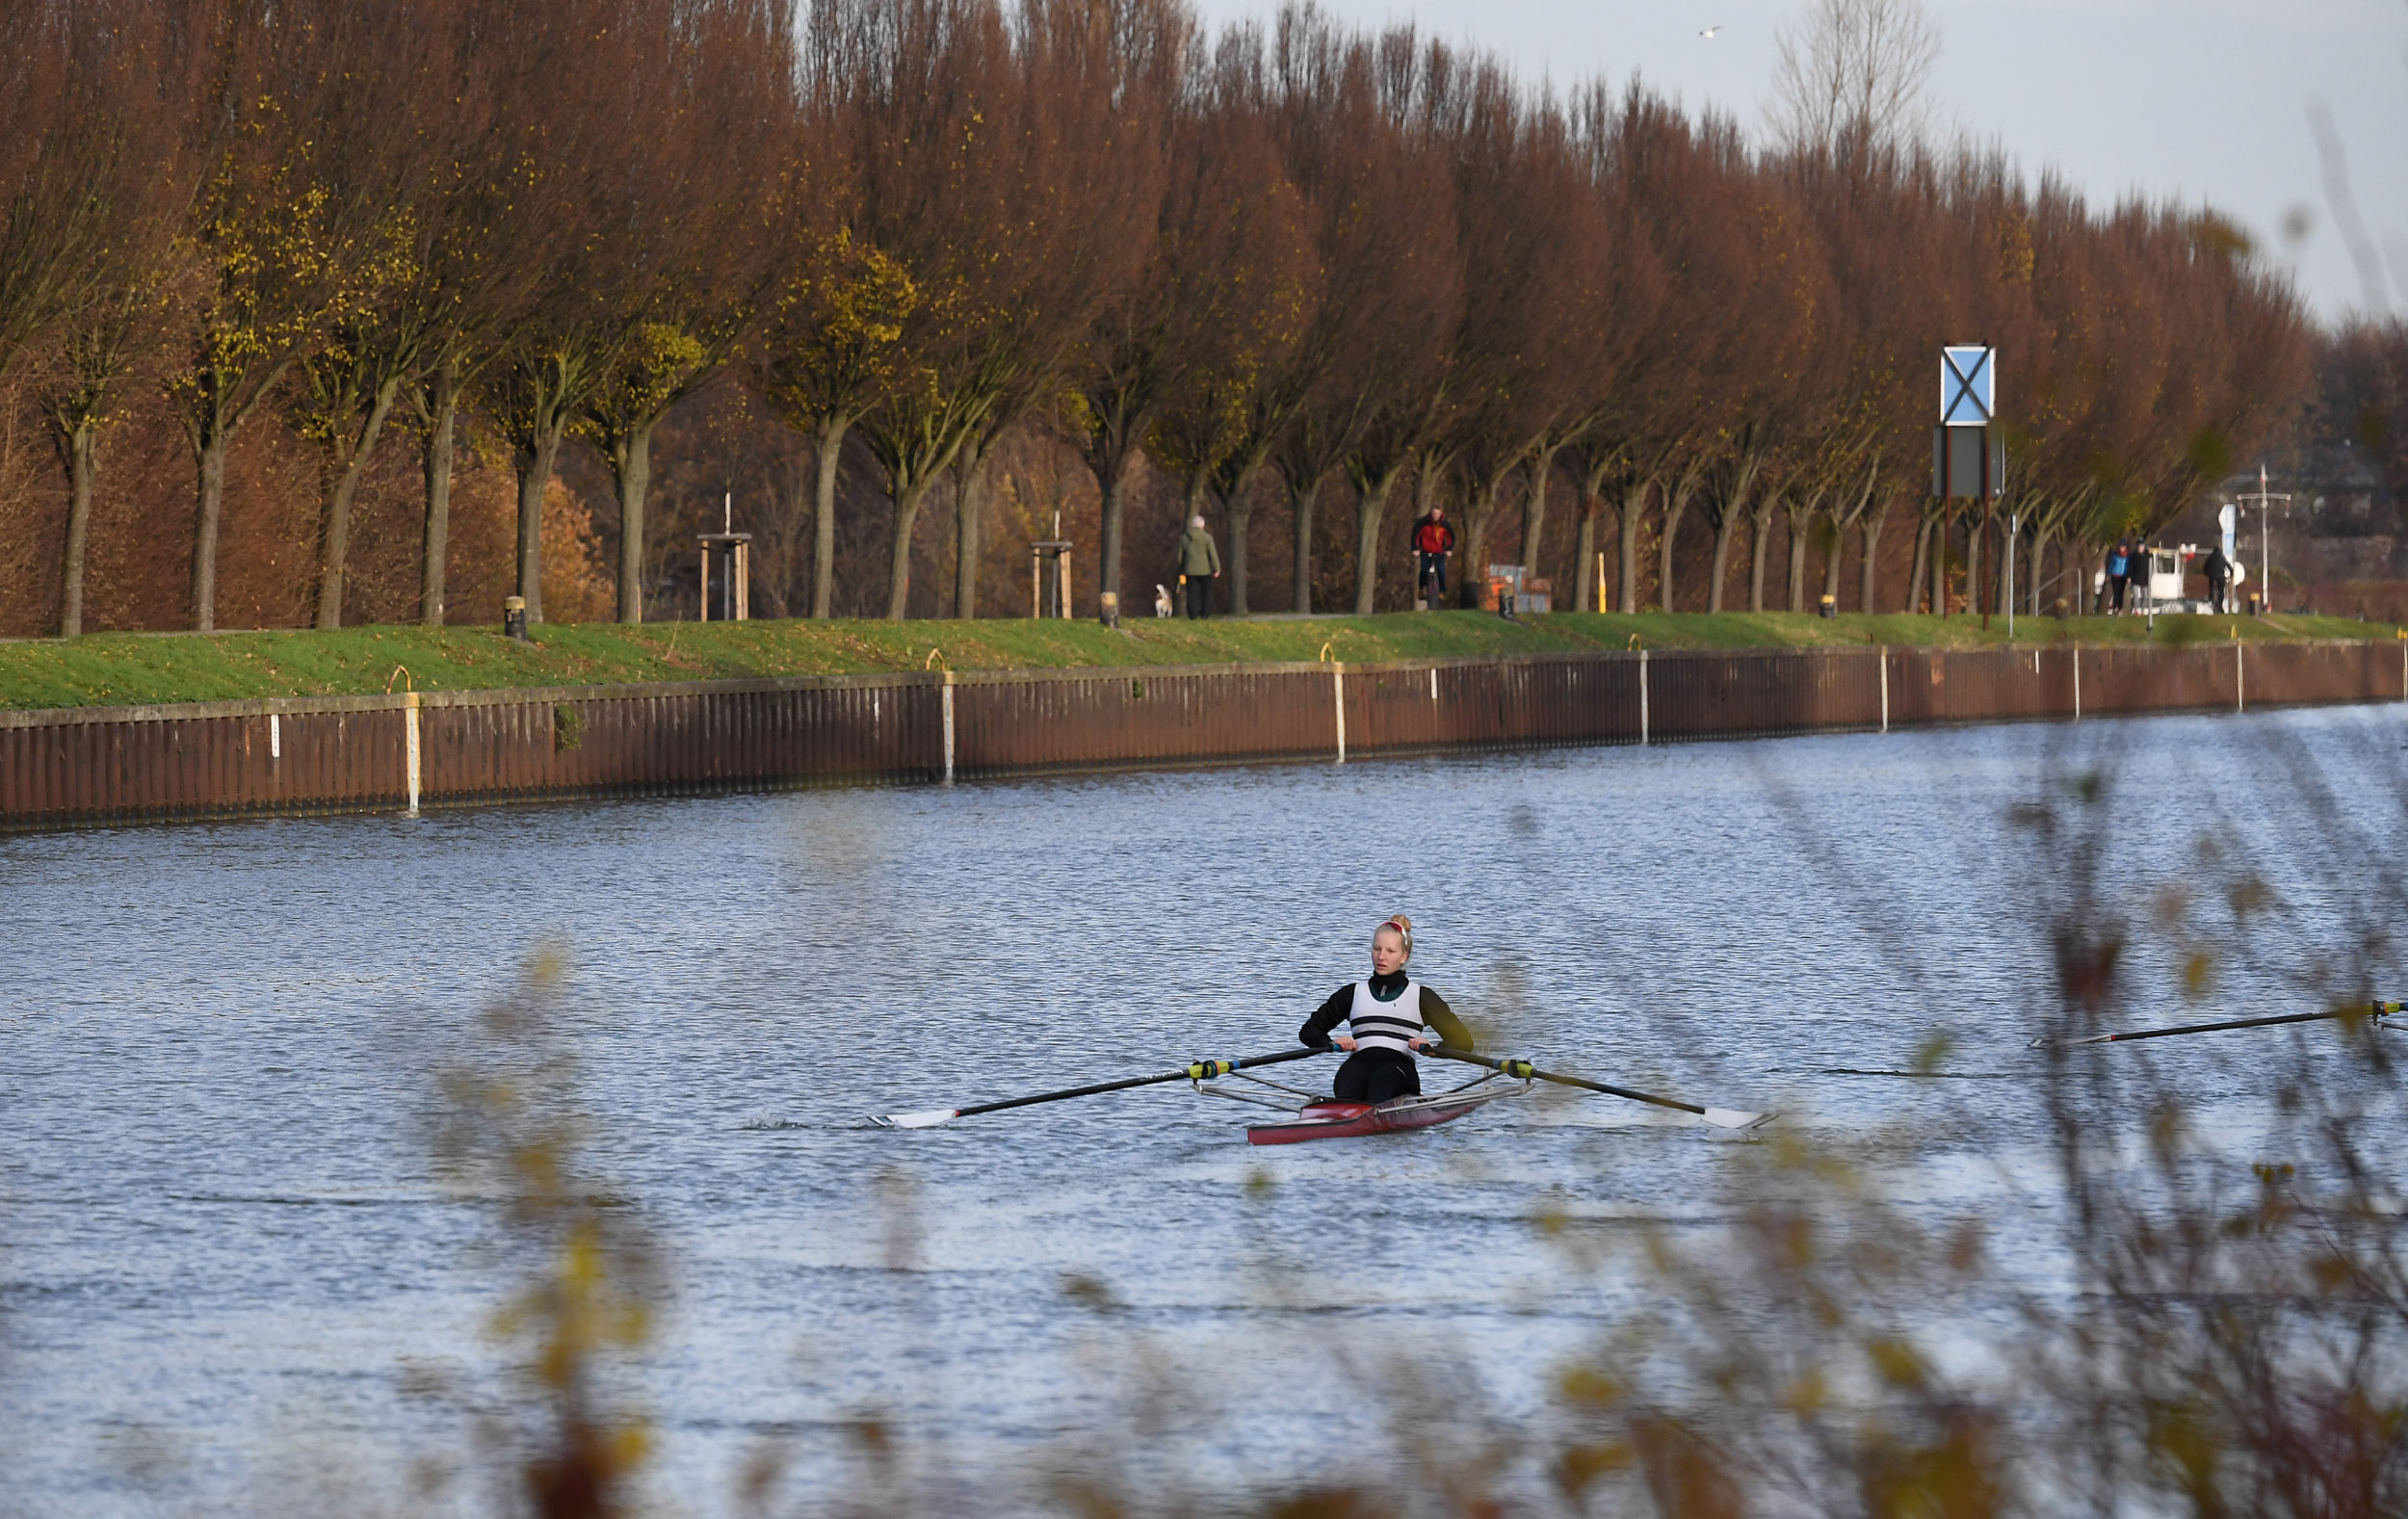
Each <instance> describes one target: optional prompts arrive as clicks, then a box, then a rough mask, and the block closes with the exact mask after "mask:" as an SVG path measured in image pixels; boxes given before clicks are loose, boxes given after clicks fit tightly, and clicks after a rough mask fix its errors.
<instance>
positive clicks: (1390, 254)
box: [1269, 7, 1462, 612]
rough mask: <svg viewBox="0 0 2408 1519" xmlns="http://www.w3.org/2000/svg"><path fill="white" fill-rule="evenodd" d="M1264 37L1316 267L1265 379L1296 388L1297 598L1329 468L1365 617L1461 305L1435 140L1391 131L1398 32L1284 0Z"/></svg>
mask: <svg viewBox="0 0 2408 1519" xmlns="http://www.w3.org/2000/svg"><path fill="white" fill-rule="evenodd" d="M1270 45H1271V63H1270V67H1269V74H1270V78H1271V81H1272V91H1273V94H1272V121H1273V129H1274V131H1275V133H1276V134H1277V137H1278V141H1279V145H1280V150H1281V155H1282V157H1283V159H1284V161H1285V162H1286V165H1287V170H1288V175H1289V178H1290V179H1291V180H1292V181H1293V182H1294V183H1295V184H1296V187H1297V188H1298V190H1299V191H1300V192H1301V193H1302V194H1303V196H1305V199H1306V203H1307V204H1308V205H1309V206H1310V207H1311V208H1312V211H1313V218H1312V221H1313V227H1314V241H1315V249H1316V260H1317V262H1318V263H1319V264H1320V266H1321V271H1322V298H1321V301H1320V302H1319V304H1318V307H1317V309H1316V311H1315V313H1314V320H1313V322H1312V324H1311V326H1310V327H1308V328H1307V330H1306V334H1305V336H1304V338H1303V340H1302V341H1301V342H1299V343H1298V344H1297V346H1296V350H1295V356H1294V358H1293V359H1292V360H1291V362H1290V365H1289V366H1288V367H1289V370H1290V371H1291V373H1290V374H1289V375H1287V376H1283V377H1282V380H1281V383H1283V384H1287V385H1291V386H1293V387H1294V390H1295V391H1296V393H1297V394H1299V395H1301V396H1303V397H1304V398H1305V399H1304V400H1303V401H1302V402H1301V403H1300V404H1299V405H1298V406H1297V407H1296V418H1295V421H1294V422H1293V423H1292V424H1291V426H1290V428H1289V429H1288V431H1287V432H1285V433H1284V434H1283V435H1282V438H1281V441H1280V443H1279V445H1278V447H1277V448H1276V450H1275V451H1274V453H1273V455H1272V458H1273V462H1274V464H1275V465H1276V467H1277V468H1278V470H1279V473H1280V475H1281V476H1282V478H1283V479H1284V480H1285V481H1286V483H1287V486H1288V490H1289V496H1290V499H1291V501H1292V502H1293V503H1294V505H1295V509H1296V511H1295V514H1296V602H1297V609H1298V610H1299V611H1310V610H1311V599H1312V536H1313V514H1314V507H1315V505H1316V503H1317V499H1318V496H1319V493H1320V490H1321V488H1322V484H1323V482H1325V481H1326V480H1327V478H1328V476H1329V475H1330V473H1331V472H1332V471H1333V470H1335V469H1337V468H1339V467H1342V466H1343V467H1344V468H1345V469H1346V470H1347V472H1348V475H1349V476H1350V477H1352V479H1353V481H1354V484H1355V488H1356V506H1355V534H1354V537H1355V552H1354V581H1355V594H1354V602H1355V605H1356V607H1357V609H1358V610H1361V611H1365V612H1368V611H1369V610H1370V609H1371V604H1372V598H1373V595H1374V589H1375V588H1376V585H1377V577H1378V569H1379V564H1378V548H1377V545H1378V536H1379V527H1380V522H1381V519H1382V517H1383V515H1384V513H1385V511H1386V507H1387V500H1388V492H1389V491H1390V489H1392V488H1393V487H1394V485H1395V484H1396V482H1397V480H1398V479H1399V478H1400V476H1401V475H1402V474H1403V473H1404V472H1405V470H1406V469H1408V468H1410V467H1412V466H1413V465H1414V464H1415V463H1416V462H1417V460H1418V459H1419V458H1420V455H1421V451H1422V448H1423V446H1424V444H1425V443H1426V442H1427V441H1428V440H1429V438H1430V437H1431V436H1432V435H1433V434H1434V432H1435V431H1436V424H1437V423H1438V421H1439V420H1440V418H1441V417H1442V416H1443V414H1444V408H1445V406H1447V404H1448V400H1449V397H1448V392H1447V386H1446V375H1445V363H1446V358H1447V344H1448V341H1449V339H1450V338H1451V336H1452V335H1453V331H1454V327H1455V322H1456V313H1457V310H1458V309H1459V307H1460V304H1461V300H1462V296H1461V288H1462V287H1461V276H1460V268H1459V262H1458V259H1457V257H1456V253H1455V240H1454V228H1453V203H1452V201H1453V194H1452V192H1453V186H1452V182H1451V179H1450V176H1449V175H1448V172H1447V167H1446V163H1445V161H1444V159H1443V158H1442V157H1441V156H1440V155H1439V154H1438V152H1437V150H1436V149H1435V147H1434V146H1432V145H1430V144H1427V143H1426V142H1425V143H1422V144H1416V143H1414V142H1413V141H1411V140H1410V139H1409V138H1408V136H1407V134H1406V132H1405V130H1404V125H1405V122H1406V120H1407V118H1408V117H1409V116H1410V114H1411V111H1412V108H1413V102H1414V90H1415V84H1416V69H1415V65H1416V62H1417V48H1416V44H1415V39H1414V37H1413V34H1412V33H1411V32H1410V31H1391V32H1389V33H1386V34H1384V35H1382V36H1380V37H1377V38H1364V37H1351V36H1347V35H1345V34H1342V33H1340V32H1338V31H1336V30H1335V29H1334V28H1333V27H1331V26H1330V24H1329V23H1328V22H1327V21H1326V20H1324V19H1323V18H1322V16H1321V14H1320V13H1318V12H1314V11H1310V10H1298V9H1296V8H1293V7H1292V8H1290V9H1287V10H1284V11H1282V12H1281V13H1280V16H1279V21H1278V25H1277V29H1276V31H1275V33H1274V35H1273V37H1272V39H1271V43H1270Z"/></svg>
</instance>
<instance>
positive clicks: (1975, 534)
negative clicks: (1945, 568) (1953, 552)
mask: <svg viewBox="0 0 2408 1519" xmlns="http://www.w3.org/2000/svg"><path fill="white" fill-rule="evenodd" d="M1989 537H1990V522H1989V519H1988V517H1987V515H1986V514H1985V515H1983V516H1978V517H1976V516H1973V515H1971V514H1968V515H1967V516H1966V518H1965V611H1966V613H1967V614H1968V615H1972V614H1979V615H1982V616H1985V617H1986V616H1988V615H1990V597H1989V594H1988V592H1989V589H1990V588H1989V587H1988V586H1987V585H1986V584H1984V582H1983V580H1982V578H1981V567H1982V561H1983V559H1984V558H1985V557H1986V556H1987V553H1988V550H1989V547H1990V544H1989Z"/></svg>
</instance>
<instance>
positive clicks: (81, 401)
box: [0, 0, 207, 638]
mask: <svg viewBox="0 0 2408 1519" xmlns="http://www.w3.org/2000/svg"><path fill="white" fill-rule="evenodd" d="M174 9H175V8H173V7H170V6H167V5H163V4H160V3H157V0H92V4H90V5H88V6H84V7H79V8H78V11H77V17H78V20H79V21H80V23H81V24H79V25H76V26H74V27H73V28H72V29H71V30H69V31H67V32H66V33H65V35H64V36H56V35H54V36H52V37H50V38H48V39H46V41H45V43H43V44H37V43H35V42H34V41H32V40H31V39H25V38H23V37H18V38H16V39H14V41H13V43H11V44H10V46H11V48H12V49H21V51H15V50H13V51H11V53H10V56H11V57H12V59H13V64H14V66H15V67H16V68H17V69H18V70H19V71H20V72H21V71H23V70H24V69H26V68H27V67H28V65H31V64H33V63H34V62H35V61H36V59H37V58H38V57H39V56H40V55H41V53H42V51H43V47H44V46H50V47H56V48H58V49H60V51H58V52H57V53H55V54H52V55H51V57H52V59H53V61H55V63H56V64H57V65H58V74H57V76H56V78H57V83H58V85H59V92H58V95H57V98H56V101H55V107H56V111H57V115H56V116H55V118H53V119H52V120H51V121H50V122H49V123H48V125H47V127H46V129H45V130H44V131H43V132H42V133H41V134H40V135H39V137H38V138H37V139H35V140H34V143H33V144H29V145H35V146H36V147H37V153H36V160H35V166H34V169H33V170H32V171H31V172H30V174H28V176H27V178H28V180H29V181H30V184H31V187H32V188H31V191H30V192H29V193H27V194H25V195H22V196H19V197H17V198H16V199H14V200H13V202H12V206H13V214H12V224H11V225H10V226H9V229H8V230H7V232H6V233H5V234H0V267H12V268H14V269H15V270H16V271H17V272H18V277H19V278H20V279H25V278H28V277H29V276H30V274H31V270H30V268H29V265H30V264H33V263H36V262H39V260H38V259H37V258H33V257H30V256H29V252H30V250H29V249H27V248H26V247H25V242H26V238H27V236H28V235H29V233H30V230H31V229H30V228H20V227H17V226H15V225H14V224H13V221H14V217H16V216H38V217H39V218H40V219H41V220H42V221H43V222H44V223H50V224H51V225H52V228H53V230H55V229H56V224H57V223H59V222H60V221H61V220H62V219H64V221H65V223H66V225H67V227H68V228H69V229H70V230H72V231H73V232H74V233H75V238H74V239H72V240H69V241H68V242H66V243H65V244H64V245H53V246H54V247H61V248H62V250H65V249H67V248H72V247H74V246H76V244H77V243H80V246H81V249H82V250H81V252H80V253H77V254H76V255H75V257H74V260H73V262H72V263H71V265H70V266H68V267H67V268H66V269H65V270H64V271H63V272H62V275H61V277H60V278H59V279H58V280H57V281H56V282H55V283H54V284H51V285H50V286H49V287H48V290H49V294H48V295H47V296H46V297H36V296H34V295H33V294H32V293H31V292H27V291H22V290H20V294H19V297H18V299H20V300H24V301H31V302H32V303H34V304H36V305H39V304H41V303H44V302H46V303H47V304H48V305H49V306H50V317H49V321H50V331H49V334H48V337H47V338H46V340H44V341H42V342H41V343H40V345H39V353H40V355H41V357H40V359H39V371H38V374H37V376H36V381H35V385H34V393H35V399H36V401H37V403H38V404H39V406H40V408H41V413H42V418H43V420H44V421H45V422H46V423H47V424H48V426H49V429H50V433H51V440H52V442H53V444H54V445H55V446H56V448H57V449H58V453H59V458H60V462H61V464H62V465H63V466H64V467H65V473H66V487H67V514H66V533H65V544H64V548H63V552H62V553H61V556H60V574H59V634H60V636H61V637H62V638H74V637H76V636H77V635H78V634H80V633H81V632H82V631H83V626H84V566H85V559H86V551H87V548H88V544H89V539H90V535H91V524H92V485H93V479H94V476H95V474H96V472H97V469H98V456H99V441H100V432H101V429H102V428H103V427H104V426H106V425H107V424H108V423H109V422H110V421H111V420H112V419H114V418H115V417H116V416H117V415H118V412H119V411H120V409H121V407H122V405H123V401H124V397H123V394H122V392H123V388H124V385H125V383H126V380H127V378H128V375H129V373H130V371H131V369H132V367H133V365H134V363H135V362H136V360H137V357H138V355H140V354H143V353H144V352H146V351H148V350H150V349H151V348H153V347H154V346H155V344H156V343H157V340H158V334H159V332H160V330H161V329H162V328H163V327H164V326H165V325H166V322H165V319H166V317H167V314H168V309H169V303H170V296H171V284H172V279H173V275H174V273H175V271H176V269H177V268H178V266H179V261H178V259H177V257H176V253H175V246H174V245H175V238H176V234H177V232H178V231H179V230H180V228H181V227H182V225H183V224H184V219H185V218H186V217H187V216H188V215H189V214H190V212H191V210H192V197H193V194H194V190H195V185H196V178H195V174H194V171H193V164H194V158H193V153H192V148H193V145H194V144H193V137H192V130H191V128H192V120H193V113H194V109H195V100H194V96H193V92H194V88H195V86H196V84H197V83H198V82H199V81H200V80H201V79H202V78H205V77H206V69H205V65H206V63H207V60H206V58H205V56H196V48H195V46H194V45H193V43H194V41H195V40H196V39H192V38H190V37H189V35H185V34H180V33H179V30H178V29H177V28H176V27H175V26H174V25H173V24H172V23H173V22H174V21H175V20H176V19H178V18H177V17H176V16H175V15H173V14H171V11H173V10H174ZM44 11H45V13H48V14H49V15H52V16H54V17H55V16H56V15H58V13H56V12H50V11H48V8H44ZM23 19H24V17H23V16H19V15H15V14H12V15H11V16H10V17H9V18H8V20H6V21H0V28H7V27H10V26H13V25H14V24H17V23H20V22H21V21H22V20H23ZM18 88H20V89H24V90H26V91H27V94H25V95H23V96H20V97H18V102H17V103H18V104H19V105H20V106H22V105H25V104H28V103H31V102H32V101H34V100H36V99H38V98H39V94H38V92H35V90H34V88H33V86H32V85H31V84H30V82H27V81H23V80H20V81H19V85H18ZM68 186H71V187H72V188H73V194H74V203H73V205H72V206H71V207H55V206H54V207H47V208H44V207H43V201H44V199H45V196H44V194H43V192H44V191H45V190H52V189H60V188H64V187H68ZM18 320H19V321H20V322H22V321H23V320H25V318H24V315H23V314H20V316H19V318H18ZM20 330H22V329H21V328H20Z"/></svg>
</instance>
